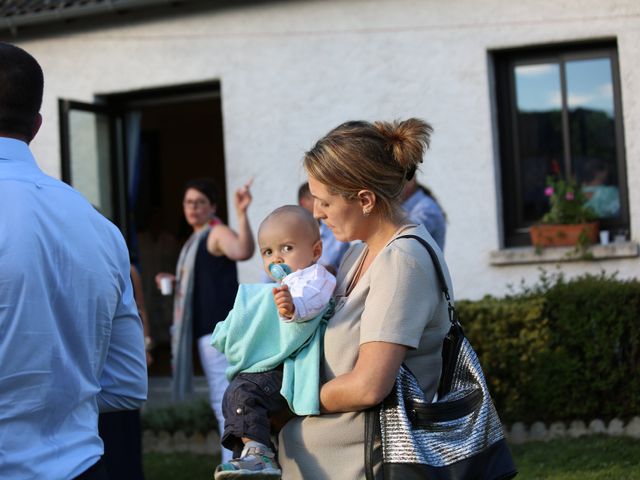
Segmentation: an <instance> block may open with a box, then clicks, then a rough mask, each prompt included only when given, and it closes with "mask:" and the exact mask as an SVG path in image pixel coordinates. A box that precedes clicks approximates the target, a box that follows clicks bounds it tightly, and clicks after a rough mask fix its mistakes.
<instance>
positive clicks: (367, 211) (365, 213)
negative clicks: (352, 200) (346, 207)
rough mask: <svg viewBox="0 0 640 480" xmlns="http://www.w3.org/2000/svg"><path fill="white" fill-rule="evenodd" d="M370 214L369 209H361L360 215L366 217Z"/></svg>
mask: <svg viewBox="0 0 640 480" xmlns="http://www.w3.org/2000/svg"><path fill="white" fill-rule="evenodd" d="M370 214H371V210H362V215H364V216H365V217H368V216H369V215H370Z"/></svg>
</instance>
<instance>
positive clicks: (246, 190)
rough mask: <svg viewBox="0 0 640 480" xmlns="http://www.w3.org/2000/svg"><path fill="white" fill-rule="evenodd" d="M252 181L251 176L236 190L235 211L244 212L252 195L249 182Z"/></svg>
mask: <svg viewBox="0 0 640 480" xmlns="http://www.w3.org/2000/svg"><path fill="white" fill-rule="evenodd" d="M252 183H253V178H250V179H249V181H248V182H247V183H245V184H244V185H243V186H242V187H240V188H238V189H237V190H236V194H235V205H236V210H237V212H238V213H239V214H240V213H246V211H247V208H249V205H251V200H252V199H253V197H252V196H251V184H252Z"/></svg>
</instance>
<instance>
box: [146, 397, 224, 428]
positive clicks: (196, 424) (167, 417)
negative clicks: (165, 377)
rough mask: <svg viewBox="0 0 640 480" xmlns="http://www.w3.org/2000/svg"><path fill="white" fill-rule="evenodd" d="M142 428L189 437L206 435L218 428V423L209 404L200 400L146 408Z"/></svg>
mask: <svg viewBox="0 0 640 480" xmlns="http://www.w3.org/2000/svg"><path fill="white" fill-rule="evenodd" d="M142 428H143V430H153V431H154V432H156V433H157V432H160V431H162V430H164V431H167V432H169V433H175V432H177V431H183V432H184V433H185V434H187V435H191V434H193V433H195V432H199V433H202V434H203V435H206V434H207V433H208V432H209V431H211V430H215V429H216V428H217V422H216V418H215V415H214V414H213V410H211V406H210V405H209V403H207V401H206V400H198V401H193V402H182V403H177V404H174V405H169V406H166V407H156V408H149V409H147V408H145V409H144V410H143V412H142Z"/></svg>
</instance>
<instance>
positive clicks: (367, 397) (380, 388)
mask: <svg viewBox="0 0 640 480" xmlns="http://www.w3.org/2000/svg"><path fill="white" fill-rule="evenodd" d="M406 352H407V347H405V346H404V345H399V344H397V343H388V342H368V343H364V344H362V345H360V350H359V352H358V359H357V360H356V364H355V366H354V367H353V370H351V371H350V372H349V373H345V374H344V375H340V376H339V377H336V378H334V379H333V380H331V381H329V382H327V383H325V384H324V385H322V388H321V389H320V410H321V411H322V412H323V413H335V412H357V411H360V410H364V409H366V408H369V407H373V406H374V405H377V404H378V403H380V402H381V401H382V400H384V399H385V397H386V396H387V395H389V393H390V392H391V389H392V388H393V384H394V383H395V380H396V376H397V375H398V371H399V370H400V365H401V364H402V362H403V360H404V357H405V354H406Z"/></svg>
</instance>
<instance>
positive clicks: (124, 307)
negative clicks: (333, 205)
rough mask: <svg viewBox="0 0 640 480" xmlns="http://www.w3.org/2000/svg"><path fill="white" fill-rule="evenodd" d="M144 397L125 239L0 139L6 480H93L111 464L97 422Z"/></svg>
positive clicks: (0, 465)
mask: <svg viewBox="0 0 640 480" xmlns="http://www.w3.org/2000/svg"><path fill="white" fill-rule="evenodd" d="M146 394H147V376H146V363H145V353H144V341H143V334H142V324H141V322H140V319H139V317H138V313H137V308H136V304H135V301H134V299H133V289H132V286H131V279H130V264H129V256H128V253H127V248H126V244H125V242H124V239H123V238H122V235H121V234H120V232H119V230H118V229H117V228H116V227H115V226H114V225H113V224H112V223H111V222H109V221H108V220H107V219H106V218H104V217H103V216H102V215H100V213H98V212H97V211H96V210H95V209H94V208H93V207H92V206H91V204H90V203H89V202H87V201H86V200H85V199H84V197H82V195H80V194H79V193H78V192H77V191H75V190H74V189H72V188H71V187H69V186H68V185H66V184H64V183H62V182H60V181H59V180H56V179H53V178H51V177H49V176H47V175H45V174H44V173H43V172H42V171H41V170H40V169H39V168H38V166H37V165H36V163H35V160H34V158H33V156H32V154H31V151H30V150H29V147H28V146H27V144H26V143H24V142H21V141H19V140H14V139H10V138H2V137H0V478H2V479H5V480H6V479H68V478H74V477H76V476H77V475H79V474H81V473H83V472H84V471H85V470H87V469H88V468H90V467H91V466H92V465H93V464H95V463H96V462H97V461H98V459H99V458H100V456H101V455H102V453H103V445H102V440H101V439H100V437H99V436H98V411H100V412H107V411H113V410H121V409H136V408H139V407H140V406H141V405H142V403H143V401H144V400H145V399H146Z"/></svg>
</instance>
